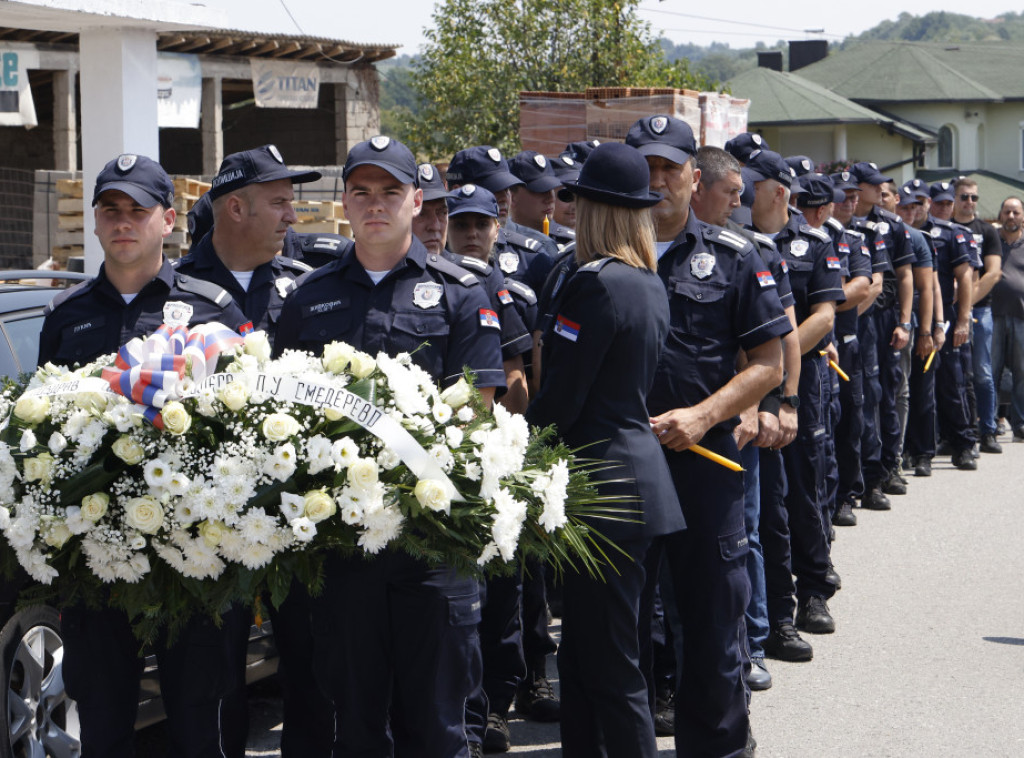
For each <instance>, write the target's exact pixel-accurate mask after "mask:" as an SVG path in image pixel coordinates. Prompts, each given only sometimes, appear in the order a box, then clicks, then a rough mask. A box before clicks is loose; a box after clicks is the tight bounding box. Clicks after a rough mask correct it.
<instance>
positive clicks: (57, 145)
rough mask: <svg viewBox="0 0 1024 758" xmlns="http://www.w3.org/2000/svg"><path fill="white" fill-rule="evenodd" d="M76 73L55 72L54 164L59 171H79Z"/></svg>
mask: <svg viewBox="0 0 1024 758" xmlns="http://www.w3.org/2000/svg"><path fill="white" fill-rule="evenodd" d="M77 121H78V111H77V108H76V107H75V72H74V71H54V72H53V162H54V166H53V167H54V169H55V170H57V171H77V170H78V150H77V147H78V124H77Z"/></svg>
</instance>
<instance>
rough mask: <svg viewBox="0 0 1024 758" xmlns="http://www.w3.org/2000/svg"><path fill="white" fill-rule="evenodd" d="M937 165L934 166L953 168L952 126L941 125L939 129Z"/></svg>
mask: <svg viewBox="0 0 1024 758" xmlns="http://www.w3.org/2000/svg"><path fill="white" fill-rule="evenodd" d="M938 153H939V165H938V166H936V168H953V128H952V127H950V126H943V127H941V128H940V129H939V145H938Z"/></svg>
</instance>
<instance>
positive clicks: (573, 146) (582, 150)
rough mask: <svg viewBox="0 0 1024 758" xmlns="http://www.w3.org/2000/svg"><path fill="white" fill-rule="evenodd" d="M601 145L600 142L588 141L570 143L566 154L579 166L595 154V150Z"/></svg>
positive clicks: (566, 147)
mask: <svg viewBox="0 0 1024 758" xmlns="http://www.w3.org/2000/svg"><path fill="white" fill-rule="evenodd" d="M600 144H601V141H600V140H596V139H586V140H579V141H577V142H570V143H569V144H568V145H566V146H565V152H567V153H569V155H571V156H572V159H573V160H574V161H576V162H577V163H579V164H581V165H582V164H583V161H585V160H586V159H587V156H588V155H590V154H591V153H592V152H594V148H595V147H597V146H598V145H600Z"/></svg>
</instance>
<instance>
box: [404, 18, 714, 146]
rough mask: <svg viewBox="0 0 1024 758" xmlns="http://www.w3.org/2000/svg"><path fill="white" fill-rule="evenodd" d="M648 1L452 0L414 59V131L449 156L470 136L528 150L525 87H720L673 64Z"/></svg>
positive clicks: (413, 136) (415, 139)
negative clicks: (522, 124)
mask: <svg viewBox="0 0 1024 758" xmlns="http://www.w3.org/2000/svg"><path fill="white" fill-rule="evenodd" d="M638 5H639V0H444V1H443V2H439V3H438V5H437V7H436V9H435V11H434V17H433V26H432V27H431V28H428V29H427V30H426V37H427V44H426V45H425V46H424V48H423V50H422V53H421V55H420V56H419V57H418V58H417V59H416V60H415V62H414V63H413V74H412V87H413V88H414V89H415V90H416V92H417V93H418V95H419V97H420V102H419V110H418V112H417V115H416V118H415V120H414V121H413V123H412V124H411V128H410V133H409V135H408V136H407V139H408V141H409V143H410V146H411V147H413V148H414V149H415V150H417V151H418V152H419V153H420V154H421V155H423V156H426V157H430V158H434V159H442V158H447V157H449V156H451V155H452V154H453V153H454V152H455V151H456V150H460V149H462V148H464V147H466V146H469V145H480V144H489V145H494V146H495V147H498V148H500V149H501V150H502V151H504V152H505V153H506V154H508V153H514V152H516V151H517V150H518V149H519V139H518V130H519V107H518V94H519V92H520V91H522V90H542V91H555V92H575V91H582V90H584V89H586V88H587V87H615V86H631V87H689V88H692V89H710V88H712V83H711V82H709V81H707V80H706V79H705V78H703V77H701V76H698V75H696V74H695V73H694V72H692V71H691V70H690V68H689V64H688V62H687V61H686V60H679V61H676V62H674V63H670V62H669V61H668V60H667V59H666V57H665V53H664V50H663V49H662V47H661V46H660V44H659V43H658V40H657V39H656V38H655V37H654V36H653V35H652V33H651V29H650V24H648V23H647V22H644V21H642V20H641V19H640V18H639V17H638V15H637V6H638Z"/></svg>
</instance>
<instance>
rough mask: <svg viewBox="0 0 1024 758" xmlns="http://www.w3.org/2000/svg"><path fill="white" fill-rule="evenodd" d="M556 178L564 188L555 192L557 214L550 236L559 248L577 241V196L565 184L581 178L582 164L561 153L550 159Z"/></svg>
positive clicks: (549, 230) (549, 231) (552, 223)
mask: <svg viewBox="0 0 1024 758" xmlns="http://www.w3.org/2000/svg"><path fill="white" fill-rule="evenodd" d="M548 161H549V162H550V163H551V168H552V169H553V170H554V172H555V176H557V177H558V178H559V180H560V181H561V182H562V184H563V186H562V187H560V188H558V189H556V190H555V213H554V216H552V218H551V225H550V228H549V229H548V235H549V236H550V237H551V239H553V240H554V241H555V242H557V243H558V246H559V248H562V249H564V248H565V246H566V245H568V244H569V243H571V242H573V241H575V239H576V196H575V195H573V194H572V193H571V192H569V191H568V190H567V189H565V187H564V184H565V182H574V181H576V179H578V178H579V175H580V168H582V166H583V164H582V163H577V162H576V161H575V160H573V157H572V155H570V154H569V153H560V154H559V155H556V156H554V157H551V158H548Z"/></svg>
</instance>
